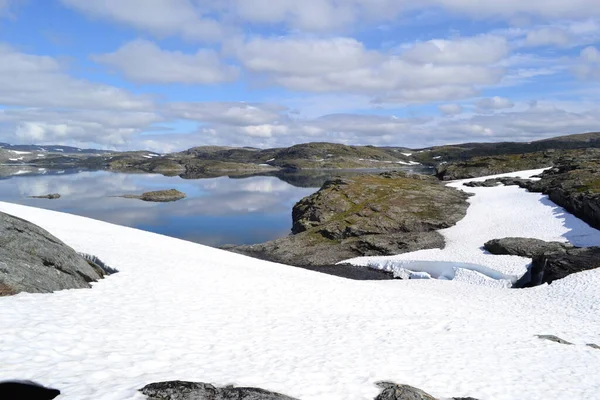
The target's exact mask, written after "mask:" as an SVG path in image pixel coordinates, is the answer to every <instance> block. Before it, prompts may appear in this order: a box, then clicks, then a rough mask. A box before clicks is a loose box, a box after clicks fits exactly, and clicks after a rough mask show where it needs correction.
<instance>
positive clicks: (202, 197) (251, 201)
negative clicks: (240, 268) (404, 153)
mask: <svg viewBox="0 0 600 400" xmlns="http://www.w3.org/2000/svg"><path fill="white" fill-rule="evenodd" d="M38 173H39V172H38ZM41 173H42V174H41V175H32V174H25V173H22V174H20V175H15V176H11V177H6V178H4V179H0V201H6V202H11V203H18V204H24V205H29V206H34V207H41V208H46V209H51V210H57V211H64V212H68V213H71V214H77V215H82V216H85V217H90V218H94V219H99V220H103V221H107V222H112V223H115V224H119V225H126V226H131V227H135V228H139V229H143V230H147V231H151V232H156V233H161V234H164V235H168V236H173V237H177V238H181V239H185V240H190V241H194V242H198V243H202V244H207V245H211V246H219V245H223V244H253V243H261V242H265V241H267V240H272V239H275V238H278V237H282V236H285V235H287V234H288V233H289V232H290V228H291V226H292V217H291V210H292V207H293V206H294V204H295V203H296V202H297V201H298V200H300V199H301V198H303V197H305V196H308V195H310V194H312V193H314V192H315V191H317V190H318V188H319V187H320V186H321V185H322V184H323V182H324V181H325V180H326V179H327V178H328V177H330V176H331V175H332V174H335V175H340V171H335V172H331V173H327V172H322V171H321V172H319V173H302V174H299V173H294V174H278V177H277V176H257V177H248V178H243V179H231V178H228V177H220V178H211V179H197V180H184V179H182V178H180V177H165V176H162V175H158V174H124V173H112V172H106V171H94V172H77V173H69V172H68V171H67V172H64V173H62V172H61V173H58V174H57V173H56V172H51V171H41ZM353 173H356V172H353ZM346 174H349V172H346ZM288 182H289V183H288ZM171 188H174V189H178V190H180V191H182V192H184V193H186V194H187V198H186V199H184V200H180V201H177V202H173V203H148V202H143V201H141V200H135V199H123V198H118V197H110V196H118V195H122V194H140V193H143V192H147V191H151V190H161V189H171ZM49 193H60V194H61V196H62V197H61V198H60V199H57V200H47V199H30V198H28V197H27V196H39V195H46V194H49Z"/></svg>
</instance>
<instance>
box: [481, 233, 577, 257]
mask: <svg viewBox="0 0 600 400" xmlns="http://www.w3.org/2000/svg"><path fill="white" fill-rule="evenodd" d="M483 247H484V248H485V249H486V250H487V251H489V252H490V253H492V254H496V255H512V256H521V257H528V258H534V257H538V256H540V255H542V254H544V253H565V252H566V251H567V249H572V248H573V245H571V244H570V243H561V242H546V241H544V240H540V239H531V238H515V237H508V238H503V239H493V240H490V241H488V242H486V243H485V244H484V245H483Z"/></svg>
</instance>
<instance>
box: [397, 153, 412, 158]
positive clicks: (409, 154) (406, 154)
mask: <svg viewBox="0 0 600 400" xmlns="http://www.w3.org/2000/svg"><path fill="white" fill-rule="evenodd" d="M400 154H402V155H403V156H406V157H410V156H412V155H413V153H400Z"/></svg>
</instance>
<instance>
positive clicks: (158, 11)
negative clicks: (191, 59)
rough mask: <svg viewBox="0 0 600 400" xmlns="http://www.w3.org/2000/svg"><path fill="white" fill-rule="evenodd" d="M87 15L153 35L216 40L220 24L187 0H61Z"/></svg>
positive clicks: (221, 33) (219, 36) (219, 31)
mask: <svg viewBox="0 0 600 400" xmlns="http://www.w3.org/2000/svg"><path fill="white" fill-rule="evenodd" d="M61 1H62V2H63V4H65V5H66V6H68V7H71V8H73V9H75V10H77V11H80V12H82V13H84V14H86V15H88V16H90V17H93V18H100V19H105V20H111V21H115V22H118V23H121V24H125V25H129V26H132V27H134V28H136V29H139V30H142V31H147V32H150V33H152V34H155V35H157V36H172V35H179V36H182V37H184V38H187V39H200V40H216V39H220V38H221V37H222V35H223V30H222V27H221V24H220V23H219V22H217V21H215V20H213V19H210V18H205V17H203V16H202V14H201V12H200V9H199V8H198V7H196V6H195V5H194V3H193V2H192V1H190V0H61Z"/></svg>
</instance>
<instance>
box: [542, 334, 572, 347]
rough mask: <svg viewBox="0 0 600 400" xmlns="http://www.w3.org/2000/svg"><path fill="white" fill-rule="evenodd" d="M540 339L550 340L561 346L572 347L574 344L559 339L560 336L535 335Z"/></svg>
mask: <svg viewBox="0 0 600 400" xmlns="http://www.w3.org/2000/svg"><path fill="white" fill-rule="evenodd" d="M535 336H537V337H538V338H540V339H542V340H550V341H551V342H556V343H560V344H568V345H572V344H573V343H571V342H567V341H566V340H563V339H561V338H559V337H558V336H554V335H535Z"/></svg>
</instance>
